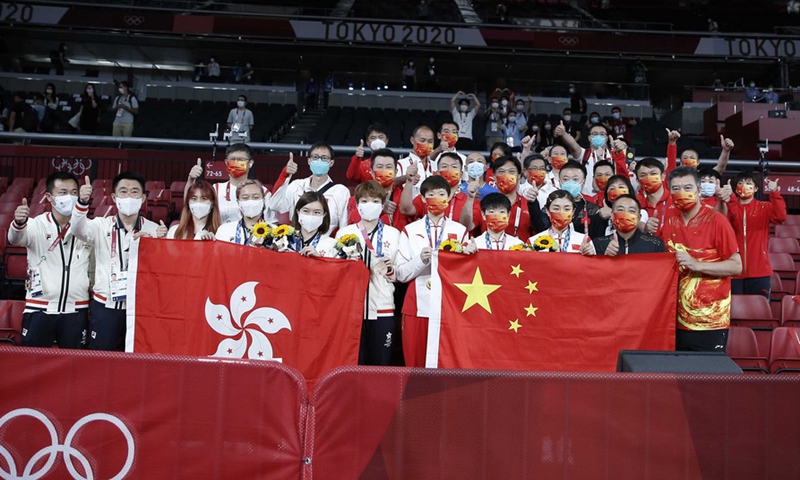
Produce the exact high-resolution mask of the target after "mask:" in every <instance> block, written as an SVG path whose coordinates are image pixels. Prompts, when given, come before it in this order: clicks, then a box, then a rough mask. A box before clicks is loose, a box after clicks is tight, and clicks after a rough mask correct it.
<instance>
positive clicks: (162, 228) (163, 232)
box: [156, 220, 167, 238]
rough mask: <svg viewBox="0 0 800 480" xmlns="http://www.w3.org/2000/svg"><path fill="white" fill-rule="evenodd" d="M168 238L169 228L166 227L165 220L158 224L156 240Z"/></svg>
mask: <svg viewBox="0 0 800 480" xmlns="http://www.w3.org/2000/svg"><path fill="white" fill-rule="evenodd" d="M166 236H167V226H166V225H164V220H161V221H159V222H158V227H156V238H164V237H166Z"/></svg>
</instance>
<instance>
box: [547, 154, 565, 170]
mask: <svg viewBox="0 0 800 480" xmlns="http://www.w3.org/2000/svg"><path fill="white" fill-rule="evenodd" d="M566 164H567V157H565V156H564V155H553V156H552V157H550V165H552V166H553V168H555V169H556V170H561V169H562V168H563V167H564V165H566Z"/></svg>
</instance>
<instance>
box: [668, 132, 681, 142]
mask: <svg viewBox="0 0 800 480" xmlns="http://www.w3.org/2000/svg"><path fill="white" fill-rule="evenodd" d="M667 137H669V144H670V145H677V144H678V139H679V138H681V133H680V132H679V131H677V130H670V129H669V128H668V129H667Z"/></svg>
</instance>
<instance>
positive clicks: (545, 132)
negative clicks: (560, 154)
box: [539, 120, 555, 151]
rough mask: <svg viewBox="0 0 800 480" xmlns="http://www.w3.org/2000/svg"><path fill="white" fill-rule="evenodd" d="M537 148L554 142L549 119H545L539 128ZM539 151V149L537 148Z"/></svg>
mask: <svg viewBox="0 0 800 480" xmlns="http://www.w3.org/2000/svg"><path fill="white" fill-rule="evenodd" d="M539 133H540V135H539V136H540V140H541V141H540V142H539V148H541V149H545V148H549V147H552V146H553V145H554V144H555V137H554V136H553V124H552V123H550V120H545V121H544V125H542V129H541V130H540V132H539ZM539 151H541V150H539Z"/></svg>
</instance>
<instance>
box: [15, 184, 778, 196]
mask: <svg viewBox="0 0 800 480" xmlns="http://www.w3.org/2000/svg"><path fill="white" fill-rule="evenodd" d="M778 180H780V178H776V179H775V180H769V181H768V182H767V193H772V192H777V191H778ZM22 200H23V201H25V199H24V198H23V199H22Z"/></svg>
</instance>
